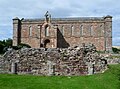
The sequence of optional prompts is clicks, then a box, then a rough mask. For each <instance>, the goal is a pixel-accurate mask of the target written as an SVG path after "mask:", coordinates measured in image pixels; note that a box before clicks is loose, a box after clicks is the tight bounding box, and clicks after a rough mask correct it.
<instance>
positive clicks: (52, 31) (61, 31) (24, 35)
mask: <svg viewBox="0 0 120 89" xmlns="http://www.w3.org/2000/svg"><path fill="white" fill-rule="evenodd" d="M19 43H25V44H28V45H30V46H31V47H32V48H40V47H45V48H68V47H74V46H76V45H80V44H82V43H85V44H89V43H91V44H94V45H95V46H96V48H97V50H99V51H108V52H111V51H112V16H109V15H107V16H105V17H78V18H77V17H71V18H51V14H49V12H48V11H47V12H46V14H45V18H41V19H19V18H18V17H16V18H14V19H13V46H17V45H18V44H19Z"/></svg>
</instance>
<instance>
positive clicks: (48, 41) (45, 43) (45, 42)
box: [44, 39, 50, 48]
mask: <svg viewBox="0 0 120 89" xmlns="http://www.w3.org/2000/svg"><path fill="white" fill-rule="evenodd" d="M44 47H45V48H49V47H50V40H49V39H45V40H44Z"/></svg>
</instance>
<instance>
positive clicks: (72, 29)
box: [71, 26, 74, 36]
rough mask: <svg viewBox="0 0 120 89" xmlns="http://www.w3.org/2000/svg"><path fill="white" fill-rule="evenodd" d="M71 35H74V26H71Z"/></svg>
mask: <svg viewBox="0 0 120 89" xmlns="http://www.w3.org/2000/svg"><path fill="white" fill-rule="evenodd" d="M71 35H72V36H74V26H71Z"/></svg>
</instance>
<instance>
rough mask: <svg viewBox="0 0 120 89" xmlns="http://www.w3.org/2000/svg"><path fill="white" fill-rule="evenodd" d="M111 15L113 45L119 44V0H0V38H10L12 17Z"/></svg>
mask: <svg viewBox="0 0 120 89" xmlns="http://www.w3.org/2000/svg"><path fill="white" fill-rule="evenodd" d="M46 11H49V12H50V13H51V14H52V17H71V16H72V17H79V16H82V17H85V16H88V17H89V16H92V17H94V16H98V17H102V16H106V15H111V16H113V27H112V31H113V33H112V34H113V39H112V40H113V41H112V42H113V45H120V28H119V26H120V0H0V40H3V39H7V38H12V33H13V32H12V31H13V27H12V19H13V18H14V17H19V18H44V14H45V12H46Z"/></svg>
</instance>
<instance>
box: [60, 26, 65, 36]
mask: <svg viewBox="0 0 120 89" xmlns="http://www.w3.org/2000/svg"><path fill="white" fill-rule="evenodd" d="M61 31H62V35H63V36H64V35H65V27H64V26H62V28H61Z"/></svg>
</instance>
